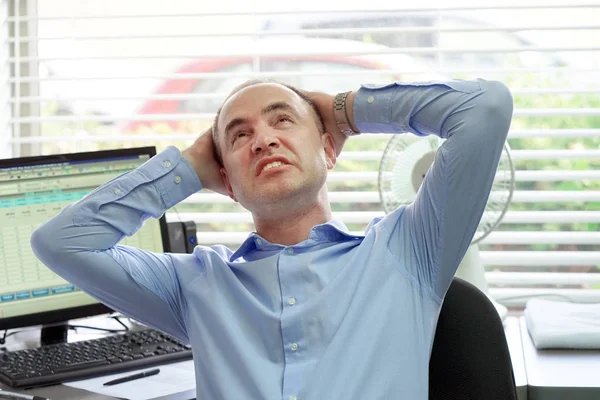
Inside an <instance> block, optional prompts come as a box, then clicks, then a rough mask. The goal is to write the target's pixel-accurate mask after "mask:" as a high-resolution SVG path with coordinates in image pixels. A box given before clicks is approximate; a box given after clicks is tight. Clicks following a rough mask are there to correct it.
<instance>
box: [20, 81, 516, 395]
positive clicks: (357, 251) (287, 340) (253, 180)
mask: <svg viewBox="0 0 600 400" xmlns="http://www.w3.org/2000/svg"><path fill="white" fill-rule="evenodd" d="M511 115H512V98H511V95H510V92H509V91H508V90H507V89H506V87H505V86H504V85H502V84H500V83H497V82H487V81H484V80H477V81H451V82H440V83H414V84H400V83H392V84H389V85H385V86H381V87H373V86H367V85H364V86H363V87H361V88H360V89H359V90H358V91H356V92H352V93H350V94H347V93H342V94H339V95H337V96H336V97H335V99H334V97H333V96H330V95H327V94H324V93H319V92H314V93H308V94H305V93H302V92H300V91H298V90H296V89H293V88H289V87H286V86H283V85H280V84H277V83H271V82H250V83H248V84H247V85H244V86H243V87H241V88H238V89H237V90H235V91H234V93H232V95H230V97H229V98H228V99H227V100H226V101H225V103H224V104H223V106H222V108H221V110H220V112H219V114H218V117H217V119H216V121H215V124H214V132H213V135H211V131H208V132H206V133H205V134H203V135H201V136H200V137H199V138H198V140H197V141H196V142H195V143H194V144H193V145H192V146H191V147H190V148H188V149H186V150H184V151H183V152H182V153H180V152H179V150H177V149H175V148H168V149H166V150H165V151H163V152H162V153H160V154H158V155H157V156H156V157H154V158H153V159H151V160H150V161H148V162H147V163H146V164H144V165H143V166H141V167H139V168H138V169H137V170H134V171H133V172H130V173H127V174H125V175H123V176H122V177H120V178H118V179H115V180H113V181H111V182H109V183H107V184H105V185H103V186H102V187H101V188H99V189H98V190H96V191H94V192H93V193H92V194H90V195H88V196H86V197H85V198H84V199H82V200H81V201H80V202H78V203H76V204H74V205H70V206H69V207H67V208H65V210H64V211H62V212H61V213H60V214H59V215H58V216H56V217H55V218H54V219H52V220H51V221H49V222H47V223H46V224H44V225H43V226H41V227H40V228H39V229H38V230H37V231H36V232H35V233H34V235H33V237H32V241H31V242H32V246H33V248H34V250H35V252H36V254H37V256H38V257H39V258H40V260H42V261H43V262H44V263H45V264H46V265H48V266H49V267H50V268H51V269H53V270H54V271H56V272H57V273H58V274H60V275H61V276H63V277H64V278H65V279H67V280H69V281H70V282H72V283H74V284H75V285H77V286H78V287H80V288H81V289H83V290H85V291H86V292H88V293H90V294H91V295H92V296H95V297H96V298H98V299H100V300H101V301H102V302H104V303H106V304H107V305H109V306H110V307H113V308H114V309H117V310H119V311H121V312H123V313H124V314H126V315H130V316H132V317H134V318H136V319H138V320H140V321H142V322H144V323H146V324H148V325H151V326H153V327H156V328H158V329H160V330H163V331H165V332H167V333H169V334H171V335H174V336H176V337H179V338H181V339H183V340H185V341H189V342H190V343H191V344H192V348H193V351H194V360H195V366H196V381H197V398H198V399H210V400H215V399H286V400H295V399H298V400H305V399H306V400H309V399H311V400H321V399H336V400H337V399H340V400H341V399H344V400H350V399H357V400H358V399H360V400H364V399H369V400H374V399H400V398H402V399H411V400H415V399H427V397H428V393H427V390H428V362H429V356H430V351H431V346H432V341H433V337H434V332H435V326H436V321H437V316H438V312H439V310H440V306H441V303H442V299H443V297H444V295H445V293H446V290H447V288H448V286H449V284H450V282H451V280H452V277H453V275H454V273H455V271H456V269H457V267H458V264H459V262H460V260H461V258H462V257H463V255H464V253H465V251H466V249H467V247H468V245H469V243H470V241H471V238H472V236H473V234H474V232H475V229H476V227H477V224H478V222H479V220H480V217H481V215H482V212H483V209H484V206H485V203H486V201H487V197H488V194H489V191H490V188H491V184H492V180H493V177H494V174H495V170H496V167H497V164H498V161H499V157H500V154H501V152H502V148H503V145H504V142H505V140H506V136H507V132H508V128H509V125H510V120H511ZM321 117H322V120H321ZM342 131H343V132H342ZM358 132H388V133H404V132H412V133H413V134H417V135H428V134H436V135H439V136H441V137H443V138H447V139H448V140H447V141H445V143H444V144H443V146H441V148H440V149H439V150H438V152H437V155H436V159H435V162H434V165H433V167H432V168H431V170H430V171H429V173H428V174H427V177H426V179H425V180H424V182H423V185H422V187H421V190H420V192H419V194H418V196H417V199H416V201H415V202H414V203H413V204H411V205H409V206H407V207H401V208H399V209H398V210H396V211H394V212H392V213H390V214H389V215H387V216H386V217H384V218H377V219H375V220H373V221H372V222H371V224H370V225H369V227H368V228H367V230H366V232H365V235H364V236H354V235H351V234H350V233H349V232H348V230H347V228H346V227H345V226H344V224H343V223H341V222H340V221H335V220H332V218H331V210H330V206H329V202H328V199H327V188H326V177H327V172H328V171H329V170H331V169H332V168H333V167H334V166H335V163H336V157H337V155H338V154H339V153H340V151H341V148H342V145H343V144H344V141H345V139H346V135H347V136H352V134H353V133H358ZM201 188H208V189H212V190H215V191H217V192H220V193H227V194H228V195H229V196H230V197H231V198H233V199H234V200H236V201H238V202H240V204H242V205H243V206H244V207H246V208H247V209H248V210H250V211H251V212H252V215H253V218H254V223H255V227H256V232H255V233H253V234H252V235H250V237H249V238H248V239H247V240H246V241H244V243H243V244H242V245H241V246H240V248H239V249H237V250H236V251H235V252H233V251H231V250H230V249H228V248H227V247H225V246H222V245H216V246H212V247H210V248H209V247H204V246H198V247H196V249H195V252H194V254H193V255H188V254H153V253H149V252H147V251H143V250H139V249H135V248H131V247H126V246H118V245H117V243H118V242H119V240H120V239H121V238H122V237H123V236H124V235H132V234H133V233H135V231H136V230H137V229H139V227H140V225H141V224H142V222H143V221H144V220H145V219H146V218H148V217H155V218H156V217H159V216H160V215H162V214H163V213H164V212H165V211H166V210H167V209H169V208H170V207H172V206H174V205H175V204H177V203H178V202H180V201H181V200H183V199H185V198H186V197H187V196H189V195H190V194H192V193H195V192H196V191H198V190H200V189H201ZM117 189H118V190H117Z"/></svg>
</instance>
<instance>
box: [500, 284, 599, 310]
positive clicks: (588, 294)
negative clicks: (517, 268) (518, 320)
mask: <svg viewBox="0 0 600 400" xmlns="http://www.w3.org/2000/svg"><path fill="white" fill-rule="evenodd" d="M490 295H491V296H492V297H493V298H494V299H496V300H497V301H498V302H499V303H501V304H504V305H506V306H508V305H512V306H524V305H525V304H526V303H527V300H528V299H533V298H545V299H548V300H555V301H569V302H577V303H600V289H555V288H552V289H550V288H548V289H540V288H490Z"/></svg>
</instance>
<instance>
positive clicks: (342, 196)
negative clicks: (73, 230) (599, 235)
mask: <svg viewBox="0 0 600 400" xmlns="http://www.w3.org/2000/svg"><path fill="white" fill-rule="evenodd" d="M329 201H330V202H333V203H347V202H362V203H380V202H381V198H380V196H379V192H370V191H369V192H367V191H365V192H329ZM512 201H513V202H517V203H521V202H524V203H535V202H564V201H600V190H586V191H583V190H582V191H577V190H539V191H538V190H529V191H527V190H522V191H521V190H517V191H515V192H514V194H513V198H512ZM184 202H186V203H205V204H206V203H220V204H222V203H230V204H233V203H234V202H233V200H231V199H230V198H229V197H226V196H223V195H220V194H218V193H209V192H204V193H198V194H195V195H192V196H190V197H188V198H187V199H186V200H184ZM533 212H534V213H536V212H538V213H541V212H542V211H533ZM548 212H555V211H548ZM556 212H557V213H561V211H556ZM589 213H591V214H590V215H596V214H595V213H600V211H598V212H595V211H589Z"/></svg>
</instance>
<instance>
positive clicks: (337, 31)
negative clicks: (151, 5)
mask: <svg viewBox="0 0 600 400" xmlns="http://www.w3.org/2000/svg"><path fill="white" fill-rule="evenodd" d="M596 29H600V25H562V26H552V25H546V26H544V25H521V26H510V27H501V26H486V27H484V26H481V27H479V26H478V27H444V26H441V27H427V26H402V27H366V28H327V29H314V28H312V29H297V30H276V31H275V30H273V31H267V30H246V31H231V32H218V33H216V32H205V33H190V34H187V35H172V34H171V35H169V34H166V35H123V36H91V35H86V36H83V35H82V36H79V37H72V36H22V37H20V38H18V42H20V43H24V42H37V41H46V40H53V41H69V42H82V41H92V40H93V41H105V40H154V39H158V40H164V39H195V38H215V37H232V36H234V37H237V36H242V37H243V36H250V37H254V36H257V35H260V36H261V37H270V36H294V35H306V36H310V35H350V34H381V33H391V34H394V33H396V34H397V33H478V32H500V33H510V32H519V31H525V30H526V31H531V30H535V31H565V30H578V31H579V30H596ZM8 42H9V43H15V42H17V40H16V39H13V38H11V39H9V40H8Z"/></svg>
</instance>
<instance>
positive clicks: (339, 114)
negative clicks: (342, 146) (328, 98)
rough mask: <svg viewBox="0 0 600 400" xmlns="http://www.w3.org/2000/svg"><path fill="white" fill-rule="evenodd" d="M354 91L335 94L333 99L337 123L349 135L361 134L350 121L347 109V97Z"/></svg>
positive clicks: (341, 130)
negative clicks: (353, 127)
mask: <svg viewBox="0 0 600 400" xmlns="http://www.w3.org/2000/svg"><path fill="white" fill-rule="evenodd" d="M350 93H352V92H342V93H338V94H336V95H335V99H334V100H333V116H334V117H335V123H336V124H337V127H338V128H339V129H340V132H342V133H343V134H344V135H346V136H347V137H350V136H356V135H360V132H357V131H355V130H353V129H352V126H351V125H350V122H349V121H348V111H346V98H347V97H348V95H349V94H350Z"/></svg>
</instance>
